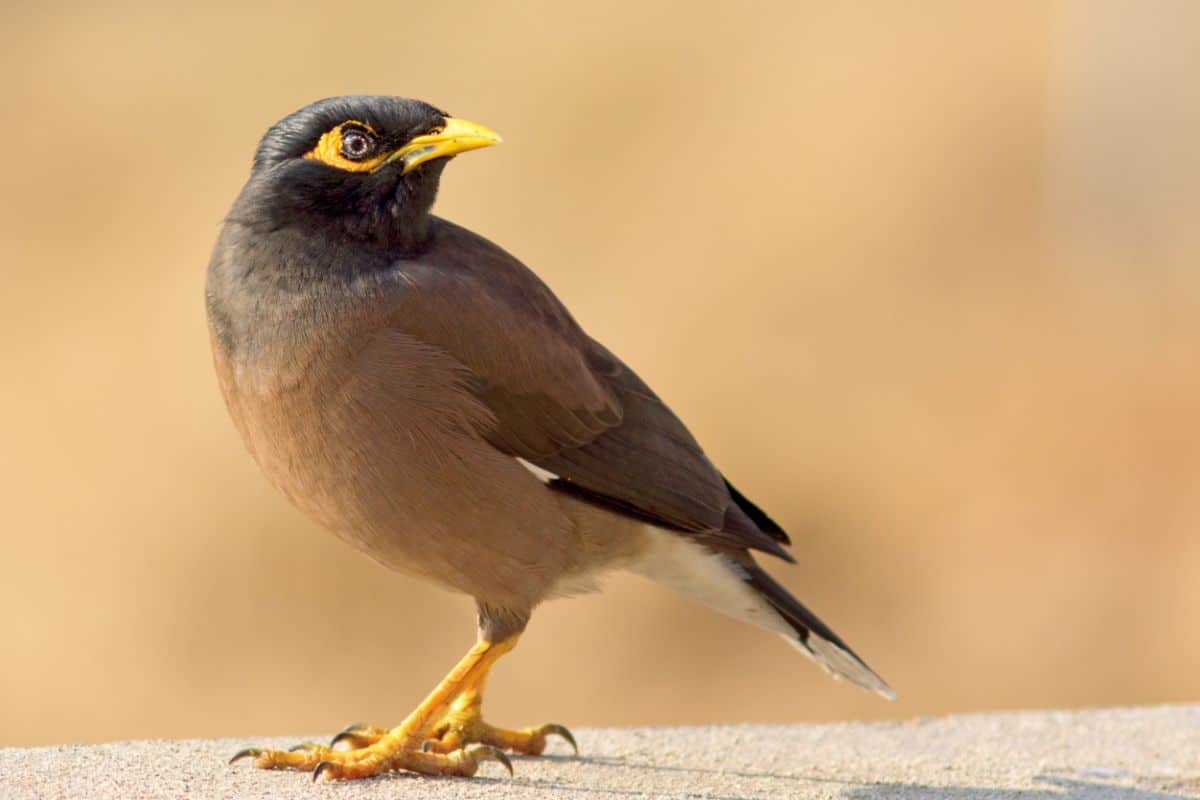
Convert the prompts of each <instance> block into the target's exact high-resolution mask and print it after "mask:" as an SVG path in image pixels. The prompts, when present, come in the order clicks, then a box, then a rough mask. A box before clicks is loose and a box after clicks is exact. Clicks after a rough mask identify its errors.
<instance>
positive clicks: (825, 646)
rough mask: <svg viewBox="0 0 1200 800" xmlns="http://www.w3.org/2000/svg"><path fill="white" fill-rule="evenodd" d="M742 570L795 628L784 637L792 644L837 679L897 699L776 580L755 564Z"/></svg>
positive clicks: (763, 597) (779, 613) (756, 588)
mask: <svg viewBox="0 0 1200 800" xmlns="http://www.w3.org/2000/svg"><path fill="white" fill-rule="evenodd" d="M738 569H739V570H741V571H743V572H744V575H743V580H744V581H745V583H746V584H747V585H748V586H750V587H751V588H752V589H753V590H754V592H755V593H756V594H757V595H758V596H759V597H761V598H762V599H763V600H765V601H766V602H767V603H768V604H769V605H770V606H771V608H772V609H773V610H774V611H775V613H777V614H778V615H779V616H780V617H782V618H783V620H784V621H785V622H787V624H788V626H789V627H791V629H792V631H793V633H792V634H791V635H789V634H787V633H785V634H782V636H783V638H784V639H785V640H786V641H787V642H788V644H790V645H792V646H793V647H795V648H796V649H797V650H799V651H800V652H802V653H804V654H805V655H806V656H808V657H809V658H811V659H812V660H813V661H816V662H817V663H818V664H819V665H821V667H822V669H824V670H825V671H826V672H828V673H829V674H830V675H831V676H833V677H834V678H845V679H846V680H848V681H850V682H851V683H853V684H855V685H857V686H861V687H862V688H864V689H867V690H869V691H872V692H875V693H877V694H879V695H881V696H883V697H885V698H886V699H888V700H895V699H896V693H895V692H893V691H892V690H891V687H889V686H888V685H887V684H886V683H885V682H884V681H883V679H882V678H880V677H879V676H878V675H876V674H875V672H874V671H873V670H872V669H871V668H870V667H868V666H867V665H866V663H865V662H864V661H863V660H862V659H861V658H859V657H858V655H856V654H855V652H854V651H853V650H851V649H850V646H849V645H847V644H846V643H845V642H843V641H842V640H841V638H840V637H838V635H837V634H836V633H834V632H833V631H831V630H830V629H829V626H827V625H826V624H825V623H824V622H821V620H820V619H818V618H817V615H816V614H814V613H812V612H811V611H809V610H808V609H807V608H805V607H804V605H803V604H802V603H801V602H800V601H799V600H797V599H796V598H794V597H792V595H791V594H790V593H789V592H788V590H787V589H785V588H783V587H782V586H780V585H779V583H778V582H777V581H776V580H775V579H774V578H772V577H771V576H770V575H768V574H767V573H766V572H765V571H763V570H762V569H761V568H759V567H758V566H757V565H755V564H752V565H750V566H744V565H741V564H739V565H738Z"/></svg>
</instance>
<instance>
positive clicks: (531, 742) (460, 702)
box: [425, 672, 579, 756]
mask: <svg viewBox="0 0 1200 800" xmlns="http://www.w3.org/2000/svg"><path fill="white" fill-rule="evenodd" d="M487 677H488V676H487V673H486V672H484V673H482V674H481V675H480V676H479V677H478V679H477V680H476V682H475V684H474V685H473V686H468V687H466V688H464V690H463V691H462V692H461V693H460V694H459V695H458V697H457V698H456V699H455V700H454V702H453V703H452V704H451V706H450V709H449V710H448V711H447V712H446V714H445V716H443V717H442V719H441V720H440V721H439V722H438V723H437V724H436V725H434V726H433V728H432V730H431V731H430V737H429V739H427V740H426V741H425V749H426V750H427V751H430V752H434V753H452V752H455V751H457V750H459V749H460V748H463V747H467V746H469V745H472V744H483V745H490V746H492V747H498V748H500V749H501V750H511V751H513V752H515V753H525V754H527V755H533V756H536V755H541V753H542V751H543V750H545V749H546V737H547V736H549V735H550V734H555V735H558V736H561V737H562V738H564V739H566V740H567V742H568V743H569V744H570V745H571V748H572V749H573V750H574V751H575V754H576V755H579V746H578V745H577V744H575V737H574V736H572V735H571V732H570V731H569V730H567V729H566V728H564V727H563V726H562V725H555V724H553V723H547V724H545V725H539V726H537V727H534V728H524V729H522V730H519V731H512V730H505V729H504V728H496V727H493V726H492V725H489V724H488V723H486V722H484V721H483V715H482V709H483V689H484V686H485V685H486V683H487Z"/></svg>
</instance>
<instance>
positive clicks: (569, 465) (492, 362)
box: [391, 220, 791, 560]
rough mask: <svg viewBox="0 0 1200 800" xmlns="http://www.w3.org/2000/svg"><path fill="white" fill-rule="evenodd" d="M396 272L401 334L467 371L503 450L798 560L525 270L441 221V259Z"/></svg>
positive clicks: (580, 489)
mask: <svg viewBox="0 0 1200 800" xmlns="http://www.w3.org/2000/svg"><path fill="white" fill-rule="evenodd" d="M396 269H397V271H398V274H399V276H400V279H401V280H400V283H402V284H403V285H404V286H405V289H404V291H402V292H401V293H400V296H399V299H398V300H397V301H396V304H395V307H394V309H393V313H392V315H391V325H392V326H394V327H395V328H398V329H400V330H402V331H403V332H404V333H406V334H408V335H410V336H413V337H416V338H417V339H419V340H421V341H422V342H424V343H426V344H429V345H433V346H436V347H439V348H442V349H444V350H446V351H447V352H448V353H449V354H450V355H452V356H453V357H454V358H455V359H456V360H457V361H458V362H459V363H461V364H462V365H463V366H464V367H465V368H466V369H467V370H469V372H470V380H469V381H468V384H469V386H470V389H471V391H472V392H473V393H474V394H475V395H476V396H477V397H478V398H479V399H480V400H481V401H482V402H483V403H484V405H486V406H487V408H488V409H489V410H490V411H491V414H492V416H493V417H494V424H493V425H492V426H491V427H490V428H489V429H488V430H486V431H484V432H483V435H484V436H485V437H486V438H487V440H488V441H489V442H490V443H491V444H492V445H493V446H494V447H496V448H497V449H499V450H501V451H502V452H504V453H507V454H509V455H512V456H515V457H520V458H522V459H525V460H526V461H528V462H530V463H532V464H535V465H537V466H538V467H541V468H543V469H545V470H547V471H549V472H551V473H553V474H554V475H555V476H557V478H558V479H557V480H556V481H554V482H553V484H554V486H555V488H558V489H561V490H563V491H570V492H573V493H576V494H578V495H579V496H581V497H583V498H584V499H586V500H589V501H591V502H595V503H599V504H602V505H607V506H609V507H611V508H613V509H616V510H618V511H620V512H623V513H625V514H628V515H631V516H635V517H639V518H643V519H646V520H647V521H649V522H652V523H655V524H658V525H662V526H666V527H670V528H673V529H675V530H677V531H681V532H686V533H690V534H693V535H696V536H699V537H702V538H704V537H708V538H711V539H713V540H714V541H721V542H724V543H726V544H730V545H733V546H739V547H751V548H755V549H758V550H763V551H766V552H770V553H773V554H775V555H777V556H779V557H781V558H785V559H787V560H791V558H790V556H789V555H788V554H787V551H785V550H783V549H782V547H780V543H781V542H783V543H786V542H787V536H786V535H785V534H784V533H783V532H782V530H780V529H779V528H778V526H776V525H774V523H770V524H769V525H766V524H761V523H758V522H757V520H756V519H753V518H754V517H756V516H761V517H762V519H763V520H765V521H766V522H769V518H767V517H766V515H764V514H762V512H761V511H759V510H758V509H757V508H756V507H754V506H753V504H748V506H749V507H748V508H745V509H743V507H742V506H741V505H739V503H738V501H737V500H735V499H734V497H735V496H737V497H740V495H736V490H732V488H731V487H730V486H729V485H728V484H727V483H726V482H725V480H724V479H723V478H722V476H721V474H720V472H718V471H717V469H716V468H715V467H714V466H713V465H712V463H711V462H710V461H709V460H708V458H707V457H706V456H705V455H704V452H703V450H702V449H701V448H700V445H699V444H698V443H697V442H696V440H695V438H694V437H693V436H692V435H691V434H690V433H689V432H688V430H687V428H685V427H684V425H683V423H682V422H680V421H679V419H678V418H677V417H676V416H675V415H674V414H673V413H672V412H671V410H670V409H669V408H667V406H666V405H665V404H664V403H663V402H662V401H661V400H659V398H658V397H657V396H656V395H655V394H654V392H652V391H651V390H650V388H649V387H647V386H646V384H645V383H643V382H642V381H641V379H640V378H638V376H637V375H636V374H635V373H634V372H633V371H632V370H630V369H629V368H628V367H627V366H626V365H625V364H624V363H622V362H621V360H620V359H618V358H617V357H616V356H614V355H612V354H611V353H610V352H608V350H606V349H605V348H604V347H603V346H602V345H600V344H599V343H597V342H595V341H593V340H592V339H591V338H590V337H588V336H587V334H586V333H584V332H583V330H582V329H581V328H580V327H579V325H578V324H577V323H576V322H575V320H574V319H572V317H571V315H570V314H569V313H568V312H567V310H566V309H565V308H564V307H563V305H562V304H561V303H560V302H559V301H558V299H557V298H555V297H554V295H553V294H552V293H551V292H550V290H549V289H548V288H547V287H546V286H545V284H543V283H542V282H541V281H540V280H539V279H538V278H537V276H535V275H534V274H533V273H532V272H531V271H530V270H529V269H528V268H526V267H525V266H524V265H523V264H521V263H520V262H519V261H517V260H516V259H515V258H513V257H512V256H510V255H508V254H507V253H505V252H504V251H503V250H501V249H500V248H498V247H496V246H495V245H493V244H492V243H490V242H488V241H487V240H486V239H483V238H481V237H478V236H476V235H474V234H472V233H470V232H469V231H466V230H465V229H462V228H459V227H457V226H453V225H451V224H450V223H446V222H443V221H440V220H439V226H438V228H437V231H436V239H435V244H434V246H433V248H432V249H431V250H430V251H429V252H428V253H426V254H424V255H422V256H421V258H419V259H417V260H414V261H408V262H401V263H400V264H399V265H398V266H397V268H396ZM731 492H733V494H731Z"/></svg>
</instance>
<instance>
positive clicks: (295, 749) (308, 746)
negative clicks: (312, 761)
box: [288, 742, 321, 753]
mask: <svg viewBox="0 0 1200 800" xmlns="http://www.w3.org/2000/svg"><path fill="white" fill-rule="evenodd" d="M320 746H321V745H319V744H317V743H316V742H301V743H300V744H294V745H292V746H291V747H289V748H288V752H289V753H303V752H306V751H308V750H316V749H317V748H318V747H320Z"/></svg>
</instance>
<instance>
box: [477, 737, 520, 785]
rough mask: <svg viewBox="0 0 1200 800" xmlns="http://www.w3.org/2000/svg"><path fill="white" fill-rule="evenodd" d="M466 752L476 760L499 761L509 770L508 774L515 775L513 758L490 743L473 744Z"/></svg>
mask: <svg viewBox="0 0 1200 800" xmlns="http://www.w3.org/2000/svg"><path fill="white" fill-rule="evenodd" d="M466 754H467V756H469V757H470V758H473V759H475V760H476V761H488V760H491V761H499V762H500V763H501V764H503V765H504V768H505V769H507V770H508V776H509V777H510V778H511V777H513V765H512V759H511V758H509V757H508V755H507V754H506V753H505V752H504V751H503V750H500V749H497V748H495V747H492V746H491V745H490V744H473V745H471V746H470V747H468V748H467V750H466Z"/></svg>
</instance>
